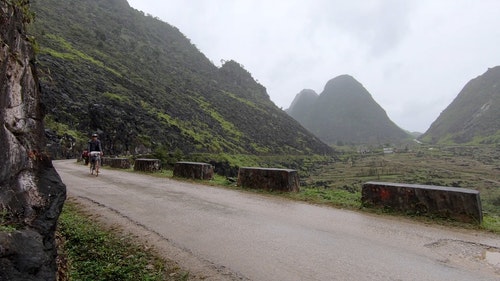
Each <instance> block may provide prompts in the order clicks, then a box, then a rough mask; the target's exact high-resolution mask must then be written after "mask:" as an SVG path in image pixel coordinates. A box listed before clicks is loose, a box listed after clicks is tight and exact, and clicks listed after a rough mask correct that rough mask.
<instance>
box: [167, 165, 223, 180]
mask: <svg viewBox="0 0 500 281" xmlns="http://www.w3.org/2000/svg"><path fill="white" fill-rule="evenodd" d="M174 177H182V178H190V179H200V180H210V179H213V177H214V168H213V166H212V165H210V164H208V163H200V162H177V163H175V164H174Z"/></svg>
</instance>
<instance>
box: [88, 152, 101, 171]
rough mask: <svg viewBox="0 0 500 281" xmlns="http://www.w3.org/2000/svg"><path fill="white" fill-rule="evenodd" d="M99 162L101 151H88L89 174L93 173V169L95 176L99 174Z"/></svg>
mask: <svg viewBox="0 0 500 281" xmlns="http://www.w3.org/2000/svg"><path fill="white" fill-rule="evenodd" d="M100 164H101V152H100V151H92V152H90V174H91V175H93V174H94V171H95V176H96V177H97V176H99V166H100Z"/></svg>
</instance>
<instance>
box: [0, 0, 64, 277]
mask: <svg viewBox="0 0 500 281" xmlns="http://www.w3.org/2000/svg"><path fill="white" fill-rule="evenodd" d="M27 2H29V1H5V0H1V1H0V122H1V124H2V126H1V127H0V143H1V145H0V159H1V164H0V280H55V279H56V262H55V258H56V247H55V242H54V241H55V239H54V236H55V229H56V224H57V220H58V217H59V214H60V212H61V209H62V205H63V203H64V200H65V198H66V189H65V186H64V185H63V184H62V182H61V180H60V178H59V176H58V174H57V173H56V171H55V169H54V168H53V167H52V163H51V161H50V159H48V158H47V157H46V156H45V155H44V153H43V148H44V130H43V123H42V120H43V110H42V108H41V106H40V91H39V86H38V81H37V76H36V70H35V69H34V66H33V63H32V59H33V57H34V56H33V50H32V47H31V43H30V41H29V38H28V37H27V36H26V33H25V25H26V24H27V23H29V22H30V21H31V20H32V14H31V13H30V12H29V8H28V4H27Z"/></svg>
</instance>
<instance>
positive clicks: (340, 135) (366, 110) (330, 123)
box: [287, 75, 410, 144]
mask: <svg viewBox="0 0 500 281" xmlns="http://www.w3.org/2000/svg"><path fill="white" fill-rule="evenodd" d="M287 113H288V114H290V116H292V117H293V118H294V119H295V120H297V121H299V122H300V123H301V124H302V125H303V126H304V127H306V128H307V129H308V130H309V131H310V132H312V133H313V134H315V135H316V136H318V137H319V138H320V139H322V140H323V141H324V142H326V143H329V144H385V143H399V142H401V141H403V140H405V139H408V138H410V136H409V134H408V133H406V132H405V131H403V130H402V129H400V128H399V127H398V126H397V125H396V124H394V123H393V122H392V121H391V120H390V119H389V117H388V116H387V114H386V112H385V111H384V110H383V109H382V107H380V105H378V104H377V102H375V100H374V99H373V98H372V96H371V95H370V93H369V92H368V91H367V90H366V89H365V88H364V87H363V85H361V84H360V83H359V82H358V81H356V79H354V78H353V77H352V76H349V75H341V76H338V77H336V78H333V79H331V80H330V81H328V83H327V84H326V86H325V89H324V90H323V92H322V93H321V94H320V95H319V96H317V95H316V96H315V95H314V94H313V93H311V91H310V90H305V91H302V92H300V93H299V94H298V95H297V96H296V97H295V99H294V101H293V103H292V104H291V106H290V108H289V109H287Z"/></svg>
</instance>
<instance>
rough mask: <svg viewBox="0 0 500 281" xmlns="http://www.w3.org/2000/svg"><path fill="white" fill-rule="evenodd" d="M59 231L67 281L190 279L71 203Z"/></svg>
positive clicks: (68, 202) (129, 238) (64, 211)
mask: <svg viewBox="0 0 500 281" xmlns="http://www.w3.org/2000/svg"><path fill="white" fill-rule="evenodd" d="M58 231H59V233H60V234H61V235H62V237H64V241H65V242H64V245H63V249H64V251H65V253H66V255H67V260H68V263H69V272H68V275H69V278H70V279H69V280H75V281H76V280H93V281H99V280H103V281H104V280H123V281H126V280H130V281H137V280H147V281H156V280H187V278H188V276H189V274H188V273H186V272H182V271H181V270H180V269H179V268H177V267H175V266H171V265H169V262H168V261H165V260H163V259H162V258H160V257H159V256H158V255H157V254H156V253H154V252H153V251H152V250H151V249H146V248H145V247H144V246H143V245H139V244H137V243H136V242H134V239H133V237H131V236H129V235H126V234H123V233H121V232H120V231H117V230H116V229H113V230H111V229H107V228H106V227H104V226H103V225H100V224H99V223H97V222H95V220H94V219H93V218H92V216H91V215H89V214H87V213H85V212H84V211H82V209H81V208H80V207H79V206H78V205H77V204H76V203H74V202H72V201H70V200H68V201H66V203H65V206H64V208H63V212H62V214H61V216H60V218H59V225H58ZM170 264H171V263H170Z"/></svg>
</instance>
